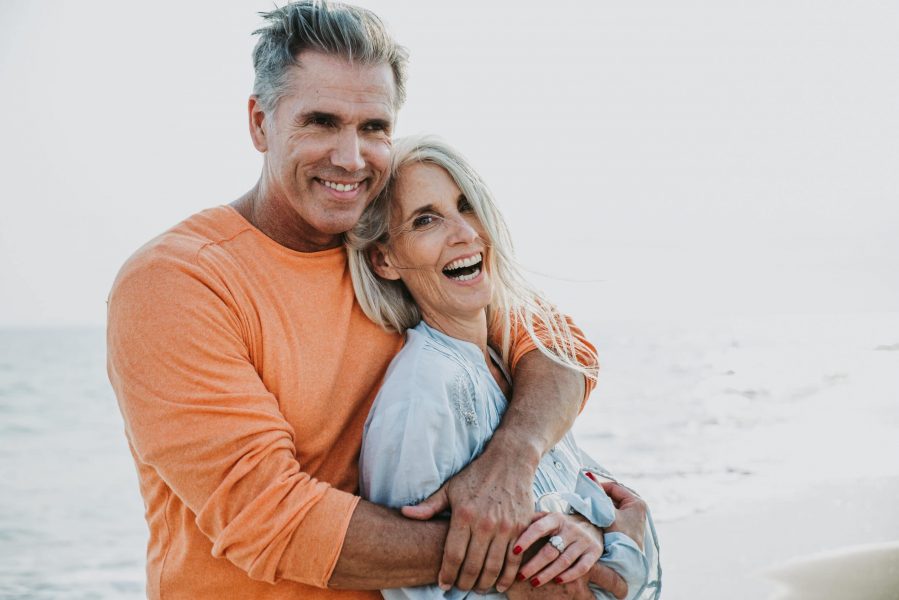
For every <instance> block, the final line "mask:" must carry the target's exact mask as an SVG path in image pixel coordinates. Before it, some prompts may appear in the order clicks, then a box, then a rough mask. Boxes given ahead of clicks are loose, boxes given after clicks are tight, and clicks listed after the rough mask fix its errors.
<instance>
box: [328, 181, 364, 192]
mask: <svg viewBox="0 0 899 600" xmlns="http://www.w3.org/2000/svg"><path fill="white" fill-rule="evenodd" d="M320 181H321V182H322V183H323V184H324V186H325V187H329V188H331V189H332V190H336V191H338V192H349V191H350V190H355V189H356V188H358V187H359V183H360V182H358V181H357V182H356V183H335V182H333V181H325V180H324V179H322V180H320Z"/></svg>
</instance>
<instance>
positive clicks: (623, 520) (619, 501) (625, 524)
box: [591, 477, 646, 550]
mask: <svg viewBox="0 0 899 600" xmlns="http://www.w3.org/2000/svg"><path fill="white" fill-rule="evenodd" d="M591 479H592V477H591ZM600 485H601V486H602V489H604V490H605V492H606V494H608V496H609V498H611V499H612V502H613V503H614V504H615V522H614V523H612V524H611V525H610V526H609V527H607V528H606V531H607V532H612V531H619V532H621V533H623V534H624V535H626V536H627V537H629V538H631V539H632V540H634V542H636V543H637V546H638V547H639V548H640V549H641V550H643V534H644V533H645V532H646V503H645V502H643V500H642V499H641V498H640V497H639V496H637V495H636V494H634V493H633V492H631V491H630V490H629V489H627V488H626V487H624V486H623V485H620V484H618V483H614V482H611V481H604V482H602V483H600Z"/></svg>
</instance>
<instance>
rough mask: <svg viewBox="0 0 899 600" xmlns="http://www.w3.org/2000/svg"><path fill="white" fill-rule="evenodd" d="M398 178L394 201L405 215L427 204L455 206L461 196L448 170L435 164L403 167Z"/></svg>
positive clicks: (398, 172) (415, 163)
mask: <svg viewBox="0 0 899 600" xmlns="http://www.w3.org/2000/svg"><path fill="white" fill-rule="evenodd" d="M396 176H397V182H396V187H395V188H394V189H395V195H394V199H395V201H396V202H397V204H398V205H399V208H400V209H401V212H402V213H403V214H404V215H405V214H408V213H411V212H412V211H414V210H415V209H417V208H418V207H420V206H424V205H426V204H438V203H443V202H451V203H453V204H455V202H456V200H457V199H458V197H459V194H460V191H459V186H457V185H456V182H455V181H453V178H452V177H450V175H449V173H447V172H446V169H444V168H443V167H441V166H439V165H435V164H434V163H428V162H414V163H409V164H407V165H403V166H402V167H400V169H399V171H397V175H396Z"/></svg>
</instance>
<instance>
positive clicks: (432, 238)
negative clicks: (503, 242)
mask: <svg viewBox="0 0 899 600" xmlns="http://www.w3.org/2000/svg"><path fill="white" fill-rule="evenodd" d="M395 190H396V193H395V194H394V198H393V203H394V204H393V206H392V207H391V209H392V210H391V212H392V214H391V222H390V241H389V242H388V244H387V245H386V247H382V248H380V252H379V253H378V254H380V256H375V257H373V258H374V260H373V262H374V264H375V265H376V270H377V271H378V274H379V275H381V276H382V277H386V278H388V279H401V280H402V281H403V283H404V284H405V285H406V287H407V288H408V290H409V292H410V293H411V294H412V297H413V298H414V299H415V302H416V304H418V307H419V308H420V309H421V311H422V314H423V316H424V318H425V320H426V321H428V323H429V324H431V325H435V323H441V322H443V321H445V319H448V318H449V319H454V320H455V319H469V318H472V317H477V316H479V315H480V314H482V311H483V309H484V308H485V307H486V306H487V305H488V304H489V303H490V300H491V297H492V293H493V284H492V282H491V279H490V274H489V273H487V271H486V270H485V268H484V265H486V264H487V261H486V258H487V252H489V248H488V247H487V236H486V235H485V233H484V229H483V227H482V226H481V223H480V221H479V220H478V218H477V216H476V215H475V213H474V210H473V209H472V207H471V205H470V204H469V203H468V200H467V199H466V198H465V197H464V196H463V195H462V192H461V191H459V187H458V186H457V185H456V183H455V182H454V181H453V179H452V178H451V177H450V176H449V174H448V173H447V172H446V171H445V170H444V169H443V168H442V167H438V166H437V165H434V164H431V163H413V164H410V165H407V166H405V167H403V168H401V169H400V171H399V173H398V178H397V185H396V188H395ZM379 261H380V263H381V264H380V267H379Z"/></svg>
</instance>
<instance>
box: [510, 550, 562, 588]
mask: <svg viewBox="0 0 899 600" xmlns="http://www.w3.org/2000/svg"><path fill="white" fill-rule="evenodd" d="M557 558H559V551H558V550H556V549H555V548H554V547H552V546H550V545H549V544H544V545H543V547H542V548H540V551H539V552H537V554H535V555H534V556H533V558H531V560H529V561H528V562H526V563H525V564H524V565H523V566H522V567H521V569H520V570H519V571H518V579H519V580H522V581H524V580H525V579H527V580H529V581H530V582H531V585H533V586H535V587H536V586H538V585H540V584H542V583H546V581H541V580H540V579H539V578H538V579H537V580H536V581H535V579H534V576H535V575H536V574H537V573H539V572H541V571H542V570H543V569H545V568H546V566H547V565H549V564H550V563H552V562H553V561H554V560H556V559H557Z"/></svg>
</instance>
